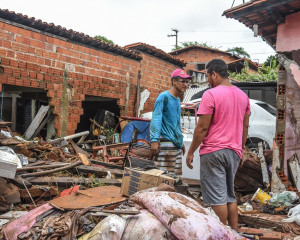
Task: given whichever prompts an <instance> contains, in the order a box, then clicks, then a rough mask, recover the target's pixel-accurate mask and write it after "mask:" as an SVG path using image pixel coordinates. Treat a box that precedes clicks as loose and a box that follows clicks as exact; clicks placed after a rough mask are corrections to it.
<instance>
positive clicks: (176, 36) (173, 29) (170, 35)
mask: <svg viewBox="0 0 300 240" xmlns="http://www.w3.org/2000/svg"><path fill="white" fill-rule="evenodd" d="M172 31H173V32H175V34H168V35H167V36H168V37H175V38H176V44H175V48H176V49H177V48H178V32H179V30H178V29H176V28H172Z"/></svg>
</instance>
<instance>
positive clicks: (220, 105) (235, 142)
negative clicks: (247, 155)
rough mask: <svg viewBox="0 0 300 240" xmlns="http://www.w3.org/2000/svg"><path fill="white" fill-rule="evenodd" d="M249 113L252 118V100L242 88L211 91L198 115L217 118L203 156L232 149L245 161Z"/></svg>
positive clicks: (206, 93)
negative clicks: (244, 146)
mask: <svg viewBox="0 0 300 240" xmlns="http://www.w3.org/2000/svg"><path fill="white" fill-rule="evenodd" d="M245 113H247V114H250V103H249V98H248V96H247V95H246V94H245V93H244V92H243V91H242V90H240V89H239V88H238V87H235V86H223V85H219V86H217V87H215V88H212V89H209V90H207V91H206V92H205V93H204V94H203V96H202V100H201V103H200V106H199V109H198V114H209V115H210V114H211V115H213V116H212V120H211V124H210V127H209V130H208V132H207V135H206V137H205V138H204V139H203V142H202V144H201V146H200V155H203V154H207V153H211V152H215V151H218V150H221V149H224V148H229V149H232V150H234V151H235V152H236V153H237V154H238V155H239V156H240V158H241V157H242V152H243V150H242V137H243V122H244V116H245Z"/></svg>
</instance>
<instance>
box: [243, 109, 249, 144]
mask: <svg viewBox="0 0 300 240" xmlns="http://www.w3.org/2000/svg"><path fill="white" fill-rule="evenodd" d="M249 117H250V114H247V113H246V114H245V116H244V123H243V139H242V144H243V145H242V147H243V149H244V148H245V144H246V141H247V137H248V127H249Z"/></svg>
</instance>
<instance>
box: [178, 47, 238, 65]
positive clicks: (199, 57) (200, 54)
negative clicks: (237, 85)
mask: <svg viewBox="0 0 300 240" xmlns="http://www.w3.org/2000/svg"><path fill="white" fill-rule="evenodd" d="M173 56H174V57H177V58H179V59H182V60H184V61H185V62H187V63H188V64H187V65H186V67H185V68H184V69H185V70H189V69H195V63H197V62H199V63H200V62H202V63H207V62H209V61H210V60H212V59H214V58H220V59H223V60H224V61H225V62H231V61H234V60H237V58H236V57H232V56H230V55H229V54H226V53H222V52H217V51H211V50H208V49H199V48H193V49H190V50H187V51H184V52H180V53H179V54H177V55H173Z"/></svg>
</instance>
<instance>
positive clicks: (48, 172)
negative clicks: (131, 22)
mask: <svg viewBox="0 0 300 240" xmlns="http://www.w3.org/2000/svg"><path fill="white" fill-rule="evenodd" d="M80 164H81V161H77V162H75V163H72V164H69V165H67V166H63V167H58V168H56V169H52V170H47V171H42V172H35V173H26V174H22V175H21V177H23V178H26V177H36V176H43V175H47V174H52V173H55V172H60V171H63V170H67V169H70V168H73V167H76V166H78V165H80Z"/></svg>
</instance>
